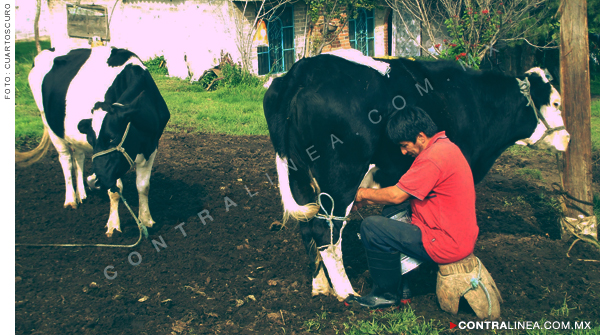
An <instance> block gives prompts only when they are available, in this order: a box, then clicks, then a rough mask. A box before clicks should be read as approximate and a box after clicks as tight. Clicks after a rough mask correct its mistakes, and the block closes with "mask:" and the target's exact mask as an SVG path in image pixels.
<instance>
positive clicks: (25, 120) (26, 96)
mask: <svg viewBox="0 0 600 335" xmlns="http://www.w3.org/2000/svg"><path fill="white" fill-rule="evenodd" d="M41 45H42V49H48V48H50V42H47V41H42V42H41ZM35 55H37V51H36V48H35V42H18V43H17V48H16V49H15V137H16V138H19V137H23V136H31V137H41V136H42V133H43V132H44V126H43V125H42V119H41V118H40V112H39V110H38V108H37V105H36V104H35V100H33V95H32V94H31V89H30V88H29V82H28V81H27V76H28V75H29V71H31V65H32V64H33V59H34V58H35Z"/></svg>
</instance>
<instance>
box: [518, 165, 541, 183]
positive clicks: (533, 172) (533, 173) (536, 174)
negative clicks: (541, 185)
mask: <svg viewBox="0 0 600 335" xmlns="http://www.w3.org/2000/svg"><path fill="white" fill-rule="evenodd" d="M517 173H518V174H520V175H522V176H527V177H529V178H532V179H537V180H544V177H542V171H540V170H538V169H529V168H522V169H519V170H517Z"/></svg>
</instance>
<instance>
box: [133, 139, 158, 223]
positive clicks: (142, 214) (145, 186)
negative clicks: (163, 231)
mask: <svg viewBox="0 0 600 335" xmlns="http://www.w3.org/2000/svg"><path fill="white" fill-rule="evenodd" d="M154 157H156V150H154V152H153V153H152V155H150V158H149V159H148V160H145V159H144V156H143V155H141V154H140V155H138V157H137V159H136V163H135V184H136V186H137V190H138V196H139V198H140V211H139V216H138V217H139V219H140V221H141V222H142V224H143V225H144V226H146V227H152V226H153V225H154V224H155V222H154V220H152V216H151V215H150V208H149V207H148V192H150V175H151V173H152V164H153V163H154Z"/></svg>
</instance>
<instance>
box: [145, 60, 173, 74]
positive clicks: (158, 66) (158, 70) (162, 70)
mask: <svg viewBox="0 0 600 335" xmlns="http://www.w3.org/2000/svg"><path fill="white" fill-rule="evenodd" d="M166 65H167V62H166V61H165V57H164V56H158V57H154V58H152V59H150V60H148V61H146V62H144V66H146V68H148V71H149V72H150V73H152V74H156V75H167V74H168V73H169V71H168V70H167V66H166Z"/></svg>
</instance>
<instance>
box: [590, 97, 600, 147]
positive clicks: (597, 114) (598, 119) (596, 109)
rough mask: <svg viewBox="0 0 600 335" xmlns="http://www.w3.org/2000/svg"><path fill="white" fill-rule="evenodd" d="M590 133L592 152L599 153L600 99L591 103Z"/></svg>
mask: <svg viewBox="0 0 600 335" xmlns="http://www.w3.org/2000/svg"><path fill="white" fill-rule="evenodd" d="M590 125H591V133H592V151H593V152H598V151H600V99H596V100H595V101H592V120H591V124H590Z"/></svg>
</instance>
